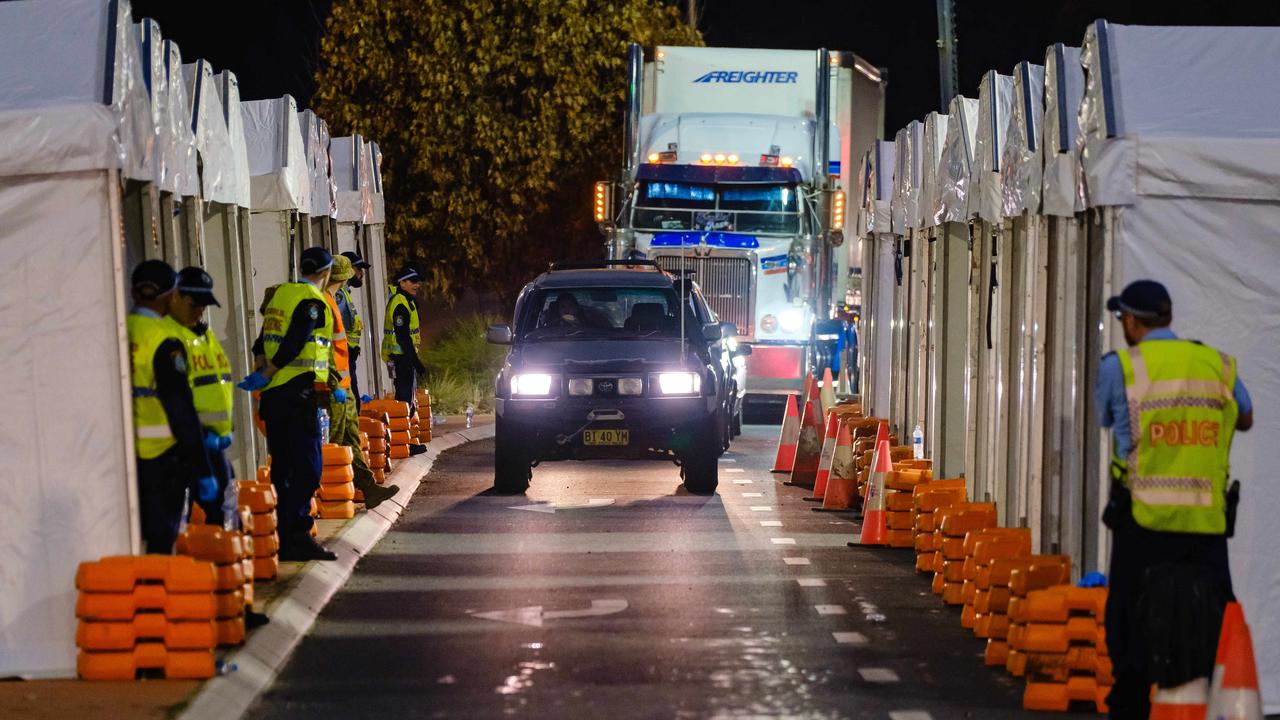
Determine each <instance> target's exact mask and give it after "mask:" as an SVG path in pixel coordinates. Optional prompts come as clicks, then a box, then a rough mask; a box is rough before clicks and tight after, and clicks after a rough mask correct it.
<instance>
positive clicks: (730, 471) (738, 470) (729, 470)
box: [724, 468, 746, 473]
mask: <svg viewBox="0 0 1280 720" xmlns="http://www.w3.org/2000/svg"><path fill="white" fill-rule="evenodd" d="M724 471H725V472H729V473H744V472H746V470H743V469H742V468H725V469H724Z"/></svg>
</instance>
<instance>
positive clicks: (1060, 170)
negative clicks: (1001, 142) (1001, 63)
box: [1040, 43, 1084, 216]
mask: <svg viewBox="0 0 1280 720" xmlns="http://www.w3.org/2000/svg"><path fill="white" fill-rule="evenodd" d="M1044 67H1045V71H1044V118H1045V119H1044V128H1043V129H1044V142H1043V143H1042V148H1041V154H1042V155H1043V157H1044V178H1043V180H1042V182H1041V192H1040V196H1041V199H1042V201H1043V203H1044V214H1045V215H1059V216H1071V215H1074V214H1075V213H1077V212H1080V211H1081V210H1084V198H1083V197H1082V196H1081V195H1080V194H1079V193H1078V192H1076V175H1077V173H1078V171H1079V162H1078V160H1079V159H1078V157H1077V156H1076V141H1077V138H1078V136H1079V134H1080V133H1079V127H1080V126H1079V123H1078V121H1077V119H1076V118H1077V115H1078V114H1079V112H1080V98H1081V97H1082V96H1083V95H1084V70H1083V69H1082V68H1081V67H1080V48H1077V47H1070V46H1067V45H1063V44H1062V43H1057V44H1054V45H1050V46H1049V48H1048V49H1047V50H1046V51H1045V57H1044Z"/></svg>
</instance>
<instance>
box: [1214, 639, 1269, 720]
mask: <svg viewBox="0 0 1280 720" xmlns="http://www.w3.org/2000/svg"><path fill="white" fill-rule="evenodd" d="M1224 627H1225V625H1224ZM1229 630H1230V632H1231V634H1230V635H1228V636H1226V646H1227V647H1226V657H1225V658H1224V661H1225V662H1224V664H1223V667H1222V687H1220V688H1218V690H1217V691H1216V692H1215V693H1214V694H1213V697H1211V698H1209V714H1208V717H1211V718H1214V720H1262V697H1261V695H1260V694H1259V693H1258V668H1257V665H1256V664H1255V663H1254V659H1253V639H1252V638H1251V637H1250V636H1249V625H1248V624H1247V623H1245V622H1236V623H1232V625H1231V627H1230V628H1229ZM1221 644H1222V643H1219V645H1221ZM1206 684H1207V683H1206Z"/></svg>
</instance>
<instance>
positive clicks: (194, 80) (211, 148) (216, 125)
mask: <svg viewBox="0 0 1280 720" xmlns="http://www.w3.org/2000/svg"><path fill="white" fill-rule="evenodd" d="M182 72H183V76H184V78H185V80H186V85H187V90H188V92H189V95H190V97H191V128H192V131H193V134H194V137H195V143H196V149H197V150H198V151H199V153H200V162H201V166H200V186H201V192H200V195H201V197H203V198H204V199H205V200H209V201H212V202H219V203H222V204H224V205H234V204H235V202H236V197H235V193H234V189H235V173H236V161H235V155H234V151H233V150H232V146H231V134H230V133H228V132H227V122H226V113H225V111H224V110H223V109H222V101H221V100H220V99H218V89H217V87H216V81H215V80H214V73H213V66H212V65H210V64H209V63H208V61H206V60H197V61H196V62H194V63H188V64H186V65H184V66H182Z"/></svg>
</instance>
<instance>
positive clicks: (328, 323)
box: [262, 281, 333, 391]
mask: <svg viewBox="0 0 1280 720" xmlns="http://www.w3.org/2000/svg"><path fill="white" fill-rule="evenodd" d="M304 300H315V301H316V302H318V303H319V304H320V307H319V309H318V310H317V311H316V312H318V313H321V314H323V317H320V316H317V317H316V320H317V321H318V322H319V325H317V326H316V328H315V329H314V330H312V331H311V335H310V336H309V337H308V338H307V342H306V343H305V344H304V345H303V346H302V351H301V352H299V353H298V356H297V357H296V358H294V359H293V360H291V361H290V362H289V364H288V365H286V366H285V367H282V368H280V369H279V370H277V371H276V374H275V375H273V376H272V377H271V382H269V383H267V386H266V387H265V388H263V390H264V391H265V390H271V389H272V388H276V387H279V386H281V385H283V384H285V383H287V382H289V381H290V380H292V379H294V378H296V377H298V376H299V375H302V374H304V373H309V372H310V373H315V375H316V382H317V383H322V384H323V383H324V382H326V381H327V380H328V379H329V343H330V341H331V337H332V335H333V318H332V317H330V313H329V312H328V310H327V309H326V304H325V301H324V295H323V294H321V292H320V290H319V289H318V288H316V286H315V285H312V284H311V283H309V282H305V281H304V282H292V283H284V284H283V285H280V286H278V287H277V288H276V292H275V294H274V295H272V296H271V302H269V303H267V311H266V313H264V315H263V320H262V348H263V351H264V352H265V353H266V356H267V359H268V360H270V359H271V358H273V357H275V355H276V352H277V351H279V349H280V343H281V342H283V341H284V336H285V335H286V334H288V331H289V323H290V322H292V320H293V311H294V310H296V309H297V308H298V305H299V304H301V303H302V302H303V301H304Z"/></svg>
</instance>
